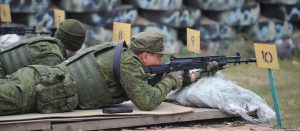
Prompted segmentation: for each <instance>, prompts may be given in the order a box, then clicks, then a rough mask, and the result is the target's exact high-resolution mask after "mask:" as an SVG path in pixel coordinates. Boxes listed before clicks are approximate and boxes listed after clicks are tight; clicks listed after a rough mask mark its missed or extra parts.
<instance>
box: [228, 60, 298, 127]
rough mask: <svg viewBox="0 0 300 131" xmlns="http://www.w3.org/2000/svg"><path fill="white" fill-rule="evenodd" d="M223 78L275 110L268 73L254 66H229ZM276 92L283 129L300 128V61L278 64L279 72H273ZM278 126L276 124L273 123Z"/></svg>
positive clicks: (286, 61) (287, 61) (285, 61)
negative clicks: (250, 92)
mask: <svg viewBox="0 0 300 131" xmlns="http://www.w3.org/2000/svg"><path fill="white" fill-rule="evenodd" d="M223 73H224V74H225V78H227V79H230V80H234V81H236V82H237V83H238V84H239V85H241V86H242V87H244V88H247V89H249V90H251V91H253V92H255V93H257V94H258V95H259V96H261V97H262V98H263V99H265V100H266V102H267V103H268V105H269V106H271V107H272V108H273V110H274V106H273V100H272V93H271V89H270V87H269V80H268V72H267V70H266V69H260V68H257V66H256V64H249V65H246V64H241V65H238V66H234V65H231V66H230V67H229V68H228V69H226V70H224V71H223ZM273 75H274V80H275V85H276V88H277V95H278V101H279V106H280V112H281V118H282V124H283V127H287V128H299V127H300V57H298V55H297V57H295V58H293V59H291V60H284V61H280V69H279V70H273ZM272 124H273V125H277V123H276V120H274V121H273V122H272Z"/></svg>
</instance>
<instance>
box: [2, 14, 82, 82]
mask: <svg viewBox="0 0 300 131" xmlns="http://www.w3.org/2000/svg"><path fill="white" fill-rule="evenodd" d="M84 40H85V26H84V25H83V24H82V23H81V22H80V21H77V20H74V19H67V20H65V21H63V22H62V23H61V24H60V27H59V28H58V29H57V31H56V33H55V35H54V37H34V38H30V39H26V40H21V41H18V42H16V43H13V44H11V45H8V46H6V47H4V48H2V49H1V50H0V77H2V78H3V77H4V76H5V75H8V74H11V73H13V72H15V71H17V70H18V69H20V68H22V67H24V66H27V65H33V64H38V65H48V66H54V65H57V64H60V63H61V62H63V61H64V60H65V59H67V58H68V57H69V56H72V55H73V54H74V53H75V52H76V51H77V50H79V49H80V48H81V46H82V44H83V42H84Z"/></svg>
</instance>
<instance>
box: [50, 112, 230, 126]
mask: <svg viewBox="0 0 300 131" xmlns="http://www.w3.org/2000/svg"><path fill="white" fill-rule="evenodd" d="M226 117H230V116H229V115H226V114H224V113H222V112H220V111H219V110H217V109H205V108H202V109H195V110H194V112H190V113H182V114H172V115H156V116H145V117H138V118H126V119H109V120H97V121H83V122H73V123H53V124H52V128H53V130H55V131H65V130H96V129H110V128H122V127H132V126H143V125H154V124H162V123H174V122H185V121H194V120H206V119H217V118H226Z"/></svg>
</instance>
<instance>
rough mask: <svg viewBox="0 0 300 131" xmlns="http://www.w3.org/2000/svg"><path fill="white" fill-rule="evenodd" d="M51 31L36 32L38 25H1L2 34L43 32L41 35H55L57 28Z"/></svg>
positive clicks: (0, 31) (0, 33) (0, 32)
mask: <svg viewBox="0 0 300 131" xmlns="http://www.w3.org/2000/svg"><path fill="white" fill-rule="evenodd" d="M50 30H51V32H36V27H35V26H34V27H0V35H6V34H17V35H25V34H41V35H43V34H44V35H51V36H53V35H54V33H55V31H56V29H50Z"/></svg>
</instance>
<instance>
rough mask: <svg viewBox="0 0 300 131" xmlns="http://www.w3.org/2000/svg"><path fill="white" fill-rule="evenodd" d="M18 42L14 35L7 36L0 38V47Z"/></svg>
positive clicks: (17, 37)
mask: <svg viewBox="0 0 300 131" xmlns="http://www.w3.org/2000/svg"><path fill="white" fill-rule="evenodd" d="M19 40H20V38H19V36H18V35H16V34H7V35H3V36H0V47H5V46H8V45H10V44H12V43H15V42H17V41H19Z"/></svg>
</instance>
